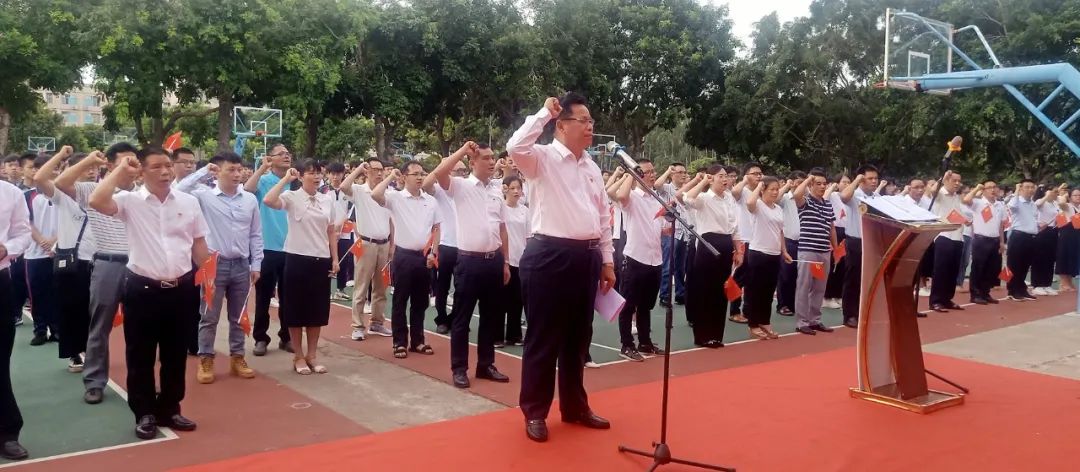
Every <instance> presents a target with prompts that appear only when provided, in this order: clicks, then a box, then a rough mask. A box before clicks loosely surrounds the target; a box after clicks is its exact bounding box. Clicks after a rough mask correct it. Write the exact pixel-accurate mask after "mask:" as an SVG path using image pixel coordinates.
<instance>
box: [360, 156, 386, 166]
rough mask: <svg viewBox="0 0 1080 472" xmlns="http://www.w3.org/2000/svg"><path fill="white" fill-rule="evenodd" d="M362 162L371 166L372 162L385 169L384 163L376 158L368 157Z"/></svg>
mask: <svg viewBox="0 0 1080 472" xmlns="http://www.w3.org/2000/svg"><path fill="white" fill-rule="evenodd" d="M364 162H365V163H367V164H371V163H372V162H378V163H379V164H382V166H383V167H386V163H385V162H383V161H382V159H379V158H378V157H369V158H367V160H365V161H364Z"/></svg>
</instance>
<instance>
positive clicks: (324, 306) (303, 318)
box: [281, 253, 332, 328]
mask: <svg viewBox="0 0 1080 472" xmlns="http://www.w3.org/2000/svg"><path fill="white" fill-rule="evenodd" d="M330 267H331V263H330V258H329V257H311V256H301V255H299V254H291V253H285V275H284V277H283V279H284V281H283V282H284V283H282V287H281V291H282V293H281V313H282V318H281V323H282V324H284V325H285V327H286V328H311V327H316V326H326V325H327V324H329V323H330V281H331V280H332V279H330Z"/></svg>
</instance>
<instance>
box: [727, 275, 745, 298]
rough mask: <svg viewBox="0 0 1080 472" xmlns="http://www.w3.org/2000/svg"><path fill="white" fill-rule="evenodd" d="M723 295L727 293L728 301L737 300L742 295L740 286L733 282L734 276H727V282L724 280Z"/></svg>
mask: <svg viewBox="0 0 1080 472" xmlns="http://www.w3.org/2000/svg"><path fill="white" fill-rule="evenodd" d="M724 295H727V299H728V301H729V302H730V301H735V300H738V299H739V297H741V296H742V287H739V284H738V283H737V282H735V276H734V275H733V276H731V277H728V279H727V282H724Z"/></svg>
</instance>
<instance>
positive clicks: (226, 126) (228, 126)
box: [215, 93, 269, 154]
mask: <svg viewBox="0 0 1080 472" xmlns="http://www.w3.org/2000/svg"><path fill="white" fill-rule="evenodd" d="M217 99H218V111H217V116H218V123H217V125H218V126H217V149H216V150H215V152H217V153H219V154H220V153H223V152H228V151H232V150H233V148H232V145H231V144H230V143H229V141H230V140H231V139H232V119H233V116H232V111H233V101H232V94H228V93H222V94H220V95H218V97H217ZM267 151H269V149H264V150H263V153H265V152H267Z"/></svg>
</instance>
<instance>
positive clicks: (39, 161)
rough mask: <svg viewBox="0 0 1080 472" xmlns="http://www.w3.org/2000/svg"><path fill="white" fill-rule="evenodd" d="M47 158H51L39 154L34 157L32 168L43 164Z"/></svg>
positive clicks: (38, 167) (37, 167)
mask: <svg viewBox="0 0 1080 472" xmlns="http://www.w3.org/2000/svg"><path fill="white" fill-rule="evenodd" d="M49 159H52V156H45V155H41V156H37V157H35V158H34V168H35V169H40V168H41V166H43V165H45V163H46V162H49Z"/></svg>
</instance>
